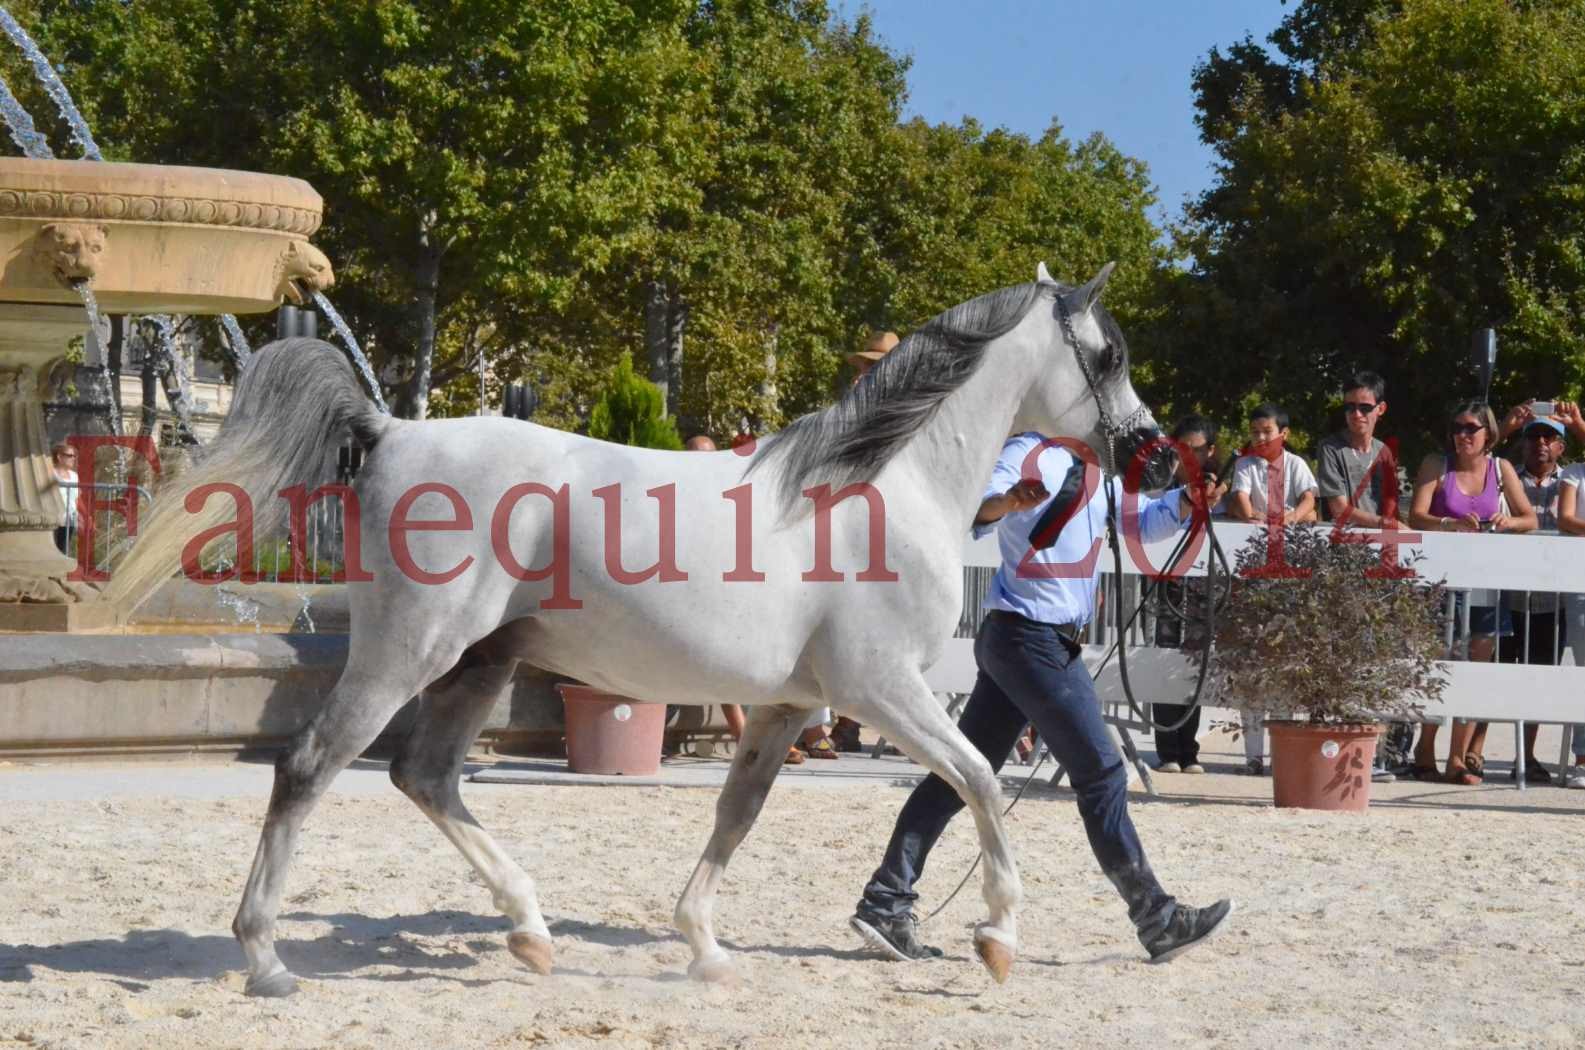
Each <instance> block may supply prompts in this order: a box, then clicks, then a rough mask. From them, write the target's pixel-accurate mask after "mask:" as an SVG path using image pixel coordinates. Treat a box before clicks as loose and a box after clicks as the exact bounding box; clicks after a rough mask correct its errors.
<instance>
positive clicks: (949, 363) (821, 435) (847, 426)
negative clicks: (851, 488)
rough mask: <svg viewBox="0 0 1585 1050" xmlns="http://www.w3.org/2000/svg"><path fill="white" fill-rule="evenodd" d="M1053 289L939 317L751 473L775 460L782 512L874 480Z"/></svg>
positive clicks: (779, 438) (793, 428)
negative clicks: (811, 493) (807, 493)
mask: <svg viewBox="0 0 1585 1050" xmlns="http://www.w3.org/2000/svg"><path fill="white" fill-rule="evenodd" d="M1051 287H1052V286H1051V285H1042V284H1039V283H1036V282H1030V283H1029V284H1019V285H1014V286H1012V287H1011V288H1003V289H1001V290H999V291H995V292H991V293H989V294H987V295H982V296H980V297H979V298H978V299H973V300H970V301H969V302H966V303H961V304H959V305H958V306H954V307H952V308H951V309H950V310H947V311H946V312H945V313H942V314H938V315H937V316H936V317H935V318H933V319H932V320H931V321H930V322H928V323H927V324H925V325H924V326H923V327H922V328H919V329H918V330H917V331H915V332H913V333H912V334H911V335H909V336H908V338H907V339H904V340H903V341H902V342H901V343H900V344H898V346H897V348H896V349H895V350H893V351H892V352H891V353H889V354H887V355H886V356H885V357H883V358H881V360H880V362H879V363H877V364H876V366H875V367H874V368H873V369H871V370H870V373H869V375H868V376H866V377H865V378H864V380H863V381H862V382H861V383H859V384H858V385H857V386H855V387H854V388H853V389H852V390H850V391H848V393H847V394H846V395H845V396H844V397H843V398H842V400H840V401H838V402H837V403H836V404H834V405H832V406H831V407H830V408H827V409H823V410H822V411H819V412H811V413H810V414H809V415H807V416H803V417H802V418H800V419H797V420H794V421H793V423H792V424H791V425H790V426H788V427H787V429H785V430H783V431H782V432H781V433H779V434H777V435H775V437H773V438H772V439H771V440H770V441H769V443H768V444H767V446H766V448H765V451H764V453H763V454H762V455H760V456H759V457H758V458H756V460H755V461H754V463H753V465H752V466H751V467H750V471H753V470H755V469H758V468H759V467H760V466H761V465H762V464H765V463H768V462H770V461H773V460H777V459H780V460H781V461H782V478H781V493H780V495H781V497H782V500H783V506H787V507H791V506H796V504H797V501H798V499H799V498H800V496H801V495H802V493H803V490H804V489H805V488H808V487H809V486H811V485H816V484H829V485H831V486H832V487H833V488H842V487H843V486H846V485H851V484H853V483H855V482H860V481H870V480H873V479H874V477H875V475H877V474H879V473H880V471H881V468H882V467H884V466H885V465H886V464H887V463H888V462H889V461H890V460H891V458H892V456H894V455H896V454H897V450H898V449H900V448H901V447H902V445H903V443H904V442H905V441H907V440H908V439H909V438H910V437H912V436H913V435H914V434H916V433H918V431H919V428H920V427H922V426H924V425H925V424H926V423H927V422H929V421H930V417H931V416H933V415H934V414H935V411H936V409H937V408H939V407H940V405H941V402H942V401H943V400H945V399H946V397H947V395H948V394H950V393H952V391H954V390H956V389H957V388H958V387H960V386H962V385H963V384H964V383H965V382H966V381H967V380H968V378H969V377H970V376H972V375H973V374H974V371H975V369H977V368H979V366H980V362H981V361H982V360H983V359H984V356H985V353H984V352H985V347H986V346H987V345H989V344H990V342H991V341H992V340H994V339H997V338H1000V337H1001V336H1004V335H1006V334H1007V333H1008V332H1010V331H1012V330H1013V329H1014V328H1016V327H1017V326H1018V323H1019V322H1020V321H1022V320H1023V319H1024V315H1025V314H1027V313H1028V312H1029V309H1030V307H1032V306H1033V305H1034V303H1035V300H1036V299H1037V298H1038V297H1039V296H1040V293H1041V292H1042V290H1045V289H1049V288H1051ZM1063 290H1064V291H1066V290H1067V289H1065V288H1064V289H1063Z"/></svg>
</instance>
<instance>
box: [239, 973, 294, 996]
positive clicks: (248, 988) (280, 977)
mask: <svg viewBox="0 0 1585 1050" xmlns="http://www.w3.org/2000/svg"><path fill="white" fill-rule="evenodd" d="M295 991H297V978H295V977H293V976H292V973H291V971H290V970H277V971H275V972H274V973H272V974H270V975H269V976H267V977H249V978H248V983H247V984H246V985H245V986H244V987H243V989H242V994H244V995H251V996H253V997H255V998H258V999H284V998H285V997H286V996H288V995H291V994H292V993H293V992H295Z"/></svg>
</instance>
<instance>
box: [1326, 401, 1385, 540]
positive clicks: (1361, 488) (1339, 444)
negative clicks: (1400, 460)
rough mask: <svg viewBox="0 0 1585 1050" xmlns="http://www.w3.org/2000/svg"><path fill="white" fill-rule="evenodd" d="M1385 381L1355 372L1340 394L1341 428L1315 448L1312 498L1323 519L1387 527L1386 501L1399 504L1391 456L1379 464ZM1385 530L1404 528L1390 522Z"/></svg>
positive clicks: (1365, 526) (1382, 448)
mask: <svg viewBox="0 0 1585 1050" xmlns="http://www.w3.org/2000/svg"><path fill="white" fill-rule="evenodd" d="M1386 393H1387V383H1386V381H1385V380H1384V379H1382V378H1381V376H1379V375H1377V374H1376V373H1375V372H1356V373H1354V375H1353V376H1352V377H1351V378H1350V379H1349V381H1348V384H1347V386H1346V387H1345V388H1344V391H1343V429H1342V430H1341V431H1339V432H1338V433H1336V434H1333V435H1331V436H1330V437H1326V438H1323V439H1322V440H1321V442H1320V444H1319V445H1318V446H1317V449H1316V467H1317V470H1316V477H1315V480H1316V495H1317V496H1318V497H1319V498H1320V501H1321V512H1322V515H1323V517H1324V519H1325V520H1326V521H1344V522H1346V523H1347V524H1348V525H1349V526H1351V527H1353V528H1359V529H1379V528H1382V527H1383V525H1384V524H1385V520H1386V519H1385V515H1386V509H1387V506H1386V505H1387V500H1388V498H1389V497H1390V498H1391V499H1392V501H1393V502H1394V503H1396V502H1397V496H1398V493H1397V491H1396V486H1397V483H1398V476H1397V462H1396V459H1395V457H1391V456H1390V455H1389V458H1388V459H1387V460H1386V461H1385V462H1378V461H1379V460H1380V459H1381V456H1382V453H1383V452H1386V451H1387V446H1386V445H1384V444H1382V442H1381V441H1380V440H1378V439H1377V437H1376V424H1377V423H1378V422H1380V421H1381V417H1382V416H1384V415H1386V414H1387V398H1386ZM1386 527H1388V528H1403V527H1404V526H1403V525H1402V524H1401V523H1398V522H1396V521H1395V522H1394V523H1393V524H1392V525H1388V526H1386Z"/></svg>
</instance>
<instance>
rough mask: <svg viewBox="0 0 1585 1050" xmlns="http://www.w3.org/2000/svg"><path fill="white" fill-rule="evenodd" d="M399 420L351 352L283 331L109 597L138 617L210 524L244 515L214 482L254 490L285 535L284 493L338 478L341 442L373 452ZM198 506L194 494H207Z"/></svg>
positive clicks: (164, 502)
mask: <svg viewBox="0 0 1585 1050" xmlns="http://www.w3.org/2000/svg"><path fill="white" fill-rule="evenodd" d="M395 423H396V421H395V420H393V419H392V418H391V417H390V416H387V415H385V414H383V413H382V412H380V411H379V409H377V408H376V407H375V406H374V403H373V402H372V401H371V400H370V399H369V397H368V395H367V394H365V393H364V391H363V387H362V385H361V384H360V383H359V381H358V377H357V375H356V374H355V373H354V372H353V370H352V365H351V364H350V363H349V362H348V361H347V359H346V357H345V356H343V355H342V353H341V352H340V351H339V350H337V349H336V348H335V347H333V346H331V345H330V344H329V343H327V342H324V341H323V340H320V339H282V340H279V341H277V342H274V343H271V344H269V345H268V346H266V347H263V348H262V349H260V350H259V351H258V352H257V353H255V354H254V355H253V356H252V358H251V359H250V360H249V361H248V364H247V366H246V367H245V368H244V369H243V370H242V374H241V375H240V376H239V377H238V379H237V389H236V395H235V397H234V398H233V400H232V404H231V412H230V414H229V415H227V416H226V418H225V421H224V422H223V423H222V424H221V426H220V432H219V433H218V434H217V435H215V438H214V440H213V441H211V442H210V443H209V445H208V446H207V447H205V448H204V449H203V451H202V452H201V453H200V454H199V455H198V457H197V460H196V462H195V463H193V464H192V465H191V466H189V467H188V468H187V469H186V470H183V471H181V472H180V473H179V474H175V475H173V476H172V477H170V478H169V479H168V480H167V481H166V482H165V483H163V484H162V485H161V486H160V488H159V489H158V490H157V491H156V496H155V500H154V506H153V510H152V512H151V513H150V514H149V516H148V517H147V519H146V520H145V521H144V522H142V527H141V528H140V529H139V530H138V538H137V540H136V542H135V543H134V544H133V545H132V549H131V551H130V552H129V553H128V554H127V556H126V558H125V559H124V560H123V561H122V562H121V564H120V565H119V566H118V567H116V569H115V570H114V572H113V574H112V576H111V580H110V582H109V584H108V585H107V587H106V589H105V592H104V597H105V599H106V600H107V601H110V602H112V603H114V604H115V605H117V606H118V607H119V608H118V611H119V614H120V615H121V616H122V617H123V618H125V617H127V616H130V615H131V614H132V612H133V611H134V610H135V609H137V607H138V606H139V605H142V604H143V602H145V601H146V600H148V598H149V597H151V596H152V595H153V594H154V592H155V591H156V590H157V589H158V588H159V587H160V585H161V584H163V583H164V582H165V581H166V580H168V579H170V578H171V576H172V575H174V574H175V573H176V572H177V571H178V570H179V569H180V568H182V567H183V566H182V558H183V552H184V551H185V550H186V549H187V546H188V544H189V543H191V542H192V540H193V539H194V538H195V537H198V536H199V535H201V534H202V533H204V531H205V530H208V529H213V528H215V527H217V526H220V525H224V524H227V523H229V522H232V521H235V520H238V517H239V514H238V508H237V506H236V501H235V500H233V499H231V498H229V497H227V496H226V495H225V493H224V491H218V490H214V489H208V490H204V491H203V492H202V493H201V495H200V496H194V495H193V494H194V493H195V492H199V490H203V489H204V486H206V485H215V484H217V483H218V484H230V485H235V486H237V487H239V488H240V489H242V491H243V492H245V493H246V494H247V498H248V500H249V501H250V503H251V507H252V512H253V533H254V537H255V539H256V540H260V541H262V540H265V539H268V538H270V537H272V536H274V535H277V534H279V532H280V531H281V529H282V527H283V526H284V525H285V523H286V519H287V512H288V507H287V504H286V501H285V500H283V499H281V498H280V496H279V493H280V491H281V490H282V489H284V488H288V487H290V486H293V485H306V486H308V487H309V488H310V489H313V488H317V487H318V486H320V485H323V484H326V483H327V482H329V481H331V480H333V479H334V477H335V468H336V458H335V454H336V449H337V448H338V447H339V446H340V445H341V444H342V443H344V442H345V441H346V440H347V439H348V438H349V437H350V438H353V439H355V440H356V441H357V442H358V443H359V444H360V445H362V446H363V447H364V449H365V450H368V451H372V450H373V449H374V447H375V446H376V445H377V444H378V443H379V441H380V438H381V436H382V435H383V434H384V433H385V432H386V431H387V430H388V429H389V428H390V427H391V426H393V425H395ZM202 496H207V498H202V500H201V503H199V505H198V506H195V507H193V508H191V509H189V507H188V506H187V502H188V499H189V497H192V498H193V499H194V502H195V503H198V502H199V500H200V498H201V497H202Z"/></svg>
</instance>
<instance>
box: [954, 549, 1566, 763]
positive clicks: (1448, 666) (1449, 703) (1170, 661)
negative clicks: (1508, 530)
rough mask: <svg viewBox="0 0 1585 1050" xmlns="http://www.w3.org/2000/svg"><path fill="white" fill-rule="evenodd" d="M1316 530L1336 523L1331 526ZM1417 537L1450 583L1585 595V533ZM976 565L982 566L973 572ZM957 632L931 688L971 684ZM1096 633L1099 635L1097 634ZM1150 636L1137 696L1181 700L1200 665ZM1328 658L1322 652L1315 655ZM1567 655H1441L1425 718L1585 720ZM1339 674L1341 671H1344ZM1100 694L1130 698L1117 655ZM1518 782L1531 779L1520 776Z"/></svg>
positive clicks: (1404, 552) (994, 561)
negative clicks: (1440, 685)
mask: <svg viewBox="0 0 1585 1050" xmlns="http://www.w3.org/2000/svg"><path fill="white" fill-rule="evenodd" d="M1314 527H1315V528H1325V529H1330V528H1331V526H1330V525H1317V526H1314ZM1262 531H1264V527H1263V526H1256V525H1244V524H1235V523H1232V522H1223V521H1218V522H1217V523H1216V534H1217V539H1218V541H1219V542H1220V543H1221V545H1222V549H1223V550H1224V551H1225V552H1226V553H1227V557H1228V561H1229V563H1232V561H1233V559H1234V552H1235V551H1236V550H1237V549H1238V548H1239V547H1241V546H1243V545H1244V543H1246V542H1247V541H1248V538H1249V537H1250V536H1251V535H1253V534H1255V533H1256V532H1262ZM1410 535H1417V536H1418V537H1419V538H1418V539H1417V540H1416V541H1415V542H1414V543H1412V544H1404V545H1403V546H1402V547H1401V549H1400V552H1399V553H1400V556H1401V557H1403V558H1408V557H1412V556H1414V555H1415V554H1416V553H1420V554H1423V555H1424V560H1423V561H1421V562H1420V563H1419V564H1418V565H1417V569H1418V571H1419V572H1420V574H1421V575H1422V576H1423V577H1425V578H1426V579H1427V580H1430V581H1439V580H1440V581H1442V582H1444V583H1445V584H1446V585H1447V587H1448V588H1449V589H1450V590H1456V591H1469V590H1476V589H1480V590H1490V591H1501V592H1504V593H1503V594H1502V595H1501V596H1500V598H1498V599H1496V600H1498V601H1500V602H1502V603H1506V601H1507V596H1508V594H1512V593H1514V592H1530V591H1543V592H1558V593H1561V594H1564V595H1568V594H1580V595H1585V537H1580V536H1564V535H1558V534H1555V533H1529V534H1526V535H1514V536H1510V535H1502V534H1490V533H1462V532H1450V533H1443V532H1437V533H1411V534H1410ZM1176 543H1177V537H1175V536H1174V537H1171V538H1168V539H1165V540H1160V541H1157V542H1155V543H1146V544H1142V547H1143V552H1144V555H1145V556H1146V558H1148V560H1149V562H1150V564H1151V565H1152V566H1153V567H1154V568H1155V569H1157V570H1159V569H1160V568H1162V567H1164V566H1165V564H1166V560H1167V557H1168V556H1169V555H1170V554H1171V552H1172V548H1173V547H1174V546H1175V545H1176ZM1206 554H1207V546H1206V545H1202V547H1201V549H1200V551H1199V553H1198V556H1197V557H1196V559H1195V562H1194V564H1193V565H1192V567H1191V568H1190V569H1189V575H1193V576H1200V575H1204V572H1205V558H1206ZM963 559H964V565H965V567H966V568H968V569H970V571H969V572H966V573H965V579H966V581H968V580H974V581H975V582H978V580H980V579H984V578H985V575H986V574H985V572H984V570H985V569H986V568H989V567H994V566H997V565H1000V564H1001V555H1000V551H999V550H998V547H997V543H996V537H995V535H994V534H992V535H988V536H986V537H984V538H983V539H980V540H970V541H969V542H968V543H967V545H966V546H965V547H964V551H963ZM1101 566H1102V568H1103V569H1105V570H1106V573H1107V575H1108V576H1109V575H1110V572H1111V568H1112V559H1111V552H1110V550H1105V551H1103V552H1102V560H1101ZM976 568H978V569H979V571H978V572H976V571H974V570H975V569H976ZM1123 572H1124V575H1125V577H1129V578H1131V580H1132V589H1133V593H1134V594H1136V595H1137V594H1138V587H1137V583H1138V577H1139V576H1140V575H1141V573H1142V568H1141V566H1140V565H1138V564H1136V563H1135V560H1134V557H1133V556H1132V555H1131V554H1130V552H1129V550H1128V548H1127V546H1126V545H1125V547H1124V550H1123ZM982 598H983V588H981V589H980V590H979V591H978V592H977V593H966V594H965V595H964V603H965V615H964V621H965V624H964V626H965V628H966V627H968V625H969V624H970V622H973V623H977V620H978V616H977V610H978V608H979V602H980V600H981V599H982ZM1492 600H1494V599H1493V598H1492V597H1488V598H1484V599H1477V601H1479V602H1481V604H1486V603H1487V602H1489V601H1492ZM1562 612H1563V613H1564V614H1565V615H1564V617H1560V622H1561V621H1562V619H1565V618H1567V614H1568V612H1569V606H1568V603H1563V607H1562ZM1339 615H1340V616H1343V615H1347V610H1339ZM1513 615H1514V616H1515V617H1522V616H1524V615H1525V613H1524V612H1522V611H1518V610H1515V611H1514V612H1513ZM1577 617H1578V614H1577V613H1576V622H1575V623H1574V624H1571V627H1572V628H1573V633H1572V635H1571V637H1570V639H1569V641H1570V644H1571V645H1578V646H1579V647H1580V650H1579V651H1580V652H1582V653H1585V623H1581V622H1580V621H1579V620H1578V618H1577ZM1108 626H1109V625H1102V626H1101V627H1100V629H1099V631H1098V632H1097V631H1096V630H1094V629H1092V632H1091V635H1092V637H1091V644H1088V645H1086V646H1085V661H1086V663H1088V664H1090V665H1091V666H1092V667H1093V666H1095V665H1096V664H1097V663H1098V662H1099V661H1100V660H1101V659H1102V658H1103V657H1104V655H1105V653H1106V651H1107V649H1108V648H1109V645H1108V644H1096V643H1097V642H1099V641H1103V640H1104V641H1109V640H1110V634H1109V632H1108V629H1107V628H1108ZM958 633H959V635H960V637H957V638H954V639H952V640H951V641H950V642H948V643H947V648H946V651H945V652H944V653H943V654H942V656H941V659H940V660H939V661H937V663H936V664H935V665H934V666H933V667H931V668H930V670H929V671H928V672H927V673H926V675H925V677H926V680H927V681H928V682H929V683H930V686H931V688H932V689H935V690H937V691H939V692H953V693H964V692H968V691H969V690H971V689H972V688H973V686H974V677H975V674H976V667H975V663H974V639H973V637H972V634H971V632H970V631H969V630H967V629H960V630H959V632H958ZM1097 633H1098V634H1099V638H1097V637H1096V635H1097ZM964 634H969V637H961V636H962V635H964ZM1148 637H1150V632H1148V631H1140V630H1138V629H1136V630H1133V631H1131V632H1130V640H1131V644H1130V645H1129V649H1128V669H1129V680H1130V682H1131V683H1132V685H1133V688H1134V694H1135V696H1136V697H1137V698H1138V700H1139V701H1140V702H1142V703H1172V704H1176V703H1182V702H1184V700H1185V699H1187V698H1188V697H1189V696H1190V695H1192V693H1193V691H1194V681H1195V677H1196V675H1197V669H1196V668H1195V667H1194V665H1193V664H1192V663H1190V661H1189V660H1188V658H1187V657H1186V656H1185V655H1184V654H1183V653H1182V652H1181V651H1180V650H1177V649H1164V648H1157V647H1156V646H1154V645H1150V644H1144V639H1146V638H1148ZM1321 658H1322V657H1321V656H1320V654H1317V659H1321ZM1568 659H1569V656H1568V653H1567V652H1565V654H1564V657H1563V660H1564V664H1563V666H1546V665H1542V664H1523V663H1520V664H1507V663H1471V662H1467V661H1460V660H1447V661H1443V662H1442V664H1441V666H1442V669H1443V671H1444V672H1445V673H1446V675H1447V683H1448V684H1447V688H1446V690H1445V691H1444V693H1443V697H1442V700H1441V702H1440V703H1436V704H1429V705H1427V706H1426V709H1425V714H1424V719H1425V720H1426V721H1436V722H1445V721H1447V720H1448V719H1451V718H1460V719H1470V720H1476V721H1483V722H1511V723H1514V726H1515V732H1516V734H1517V733H1518V732H1519V731H1520V730H1522V728H1523V727H1524V725H1525V724H1527V723H1546V724H1554V723H1555V724H1563V725H1568V724H1570V723H1575V722H1579V723H1585V675H1582V674H1581V673H1580V670H1581V669H1580V668H1578V667H1575V666H1572V665H1570V664H1568V662H1567V661H1568ZM1342 672H1343V669H1341V668H1340V669H1339V673H1342ZM1096 691H1097V692H1098V693H1099V695H1100V697H1101V700H1102V702H1103V703H1105V704H1106V705H1107V706H1108V707H1109V708H1112V709H1113V710H1116V708H1115V707H1114V706H1113V705H1119V704H1124V697H1123V692H1122V682H1121V679H1120V676H1119V673H1118V670H1117V662H1116V660H1115V658H1114V659H1113V660H1112V662H1111V663H1110V664H1108V665H1107V667H1106V669H1105V670H1103V671H1102V673H1101V676H1100V678H1099V679H1098V680H1097V682H1096ZM1125 709H1126V708H1125ZM1568 737H1569V734H1568V733H1565V734H1564V744H1563V755H1562V757H1561V758H1560V762H1563V763H1565V764H1566V763H1567V762H1568V761H1569V755H1568ZM1517 751H1518V754H1519V756H1520V759H1519V760H1520V761H1521V762H1522V761H1523V754H1524V749H1523V747H1522V746H1521V747H1519V748H1517ZM1521 773H1522V770H1521ZM1519 785H1520V786H1521V787H1523V786H1524V777H1523V776H1522V775H1521V776H1520V777H1519Z"/></svg>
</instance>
